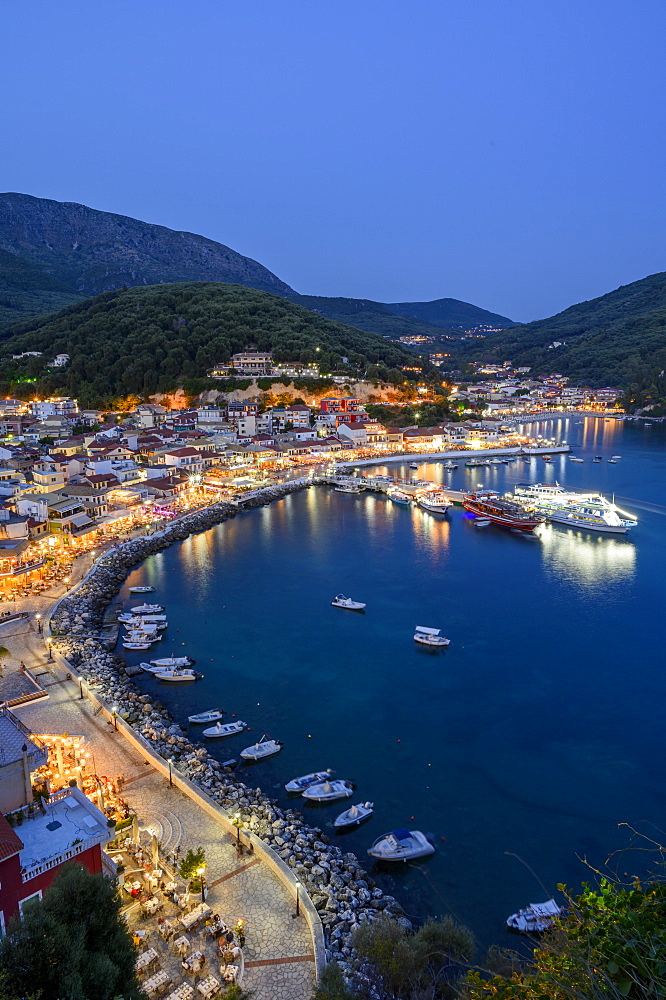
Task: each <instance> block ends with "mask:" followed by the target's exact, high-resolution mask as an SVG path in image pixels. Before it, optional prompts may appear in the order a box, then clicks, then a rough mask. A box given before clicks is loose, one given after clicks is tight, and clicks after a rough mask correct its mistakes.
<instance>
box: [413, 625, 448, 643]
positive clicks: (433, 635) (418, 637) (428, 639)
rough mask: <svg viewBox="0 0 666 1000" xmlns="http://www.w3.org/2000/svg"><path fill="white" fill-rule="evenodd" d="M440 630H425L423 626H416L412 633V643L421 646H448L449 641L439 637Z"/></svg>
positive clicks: (441, 636)
mask: <svg viewBox="0 0 666 1000" xmlns="http://www.w3.org/2000/svg"><path fill="white" fill-rule="evenodd" d="M441 631H442V630H441V628H426V626H425V625H417V626H416V632H415V633H414V642H420V643H421V645H422V646H437V647H441V646H448V645H450V643H451V640H450V639H445V638H444V636H443V635H440V632H441Z"/></svg>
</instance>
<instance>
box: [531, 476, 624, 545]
mask: <svg viewBox="0 0 666 1000" xmlns="http://www.w3.org/2000/svg"><path fill="white" fill-rule="evenodd" d="M513 499H514V500H517V501H518V503H520V504H523V505H525V506H526V507H528V508H529V509H530V510H535V511H536V512H537V513H539V514H543V515H544V516H545V517H547V518H548V520H549V521H554V522H555V523H557V524H565V525H566V526H567V527H569V528H588V529H589V530H590V531H603V532H606V533H608V534H620V535H622V534H626V532H627V531H628V530H629V529H630V528H635V527H636V525H637V523H638V521H637V520H636V517H635V516H634V515H633V514H629V513H627V511H624V510H620V508H619V507H617V506H616V504H615V502H614V501H610V500H607V499H606V498H605V497H604V496H602V495H601V494H600V493H575V492H573V491H571V490H566V489H565V488H564V487H563V486H560V484H559V483H555V485H554V486H547V485H543V484H542V483H523V484H519V485H518V486H515V487H514V491H513Z"/></svg>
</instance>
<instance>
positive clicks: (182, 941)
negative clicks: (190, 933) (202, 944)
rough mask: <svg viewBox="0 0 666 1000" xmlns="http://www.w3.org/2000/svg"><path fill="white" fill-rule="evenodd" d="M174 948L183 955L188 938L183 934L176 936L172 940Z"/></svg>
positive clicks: (188, 945)
mask: <svg viewBox="0 0 666 1000" xmlns="http://www.w3.org/2000/svg"><path fill="white" fill-rule="evenodd" d="M173 947H174V950H175V951H177V952H178V954H179V955H184V954H185V952H186V951H187V949H188V948H189V947H190V939H189V938H188V937H185V935H184V934H183V935H182V936H181V937H179V938H176V940H175V941H174V942H173Z"/></svg>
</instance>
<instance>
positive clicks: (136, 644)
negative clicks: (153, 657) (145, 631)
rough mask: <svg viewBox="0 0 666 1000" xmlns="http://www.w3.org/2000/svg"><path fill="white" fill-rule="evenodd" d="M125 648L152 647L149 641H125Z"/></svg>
mask: <svg viewBox="0 0 666 1000" xmlns="http://www.w3.org/2000/svg"><path fill="white" fill-rule="evenodd" d="M123 649H150V643H149V642H132V641H130V642H123Z"/></svg>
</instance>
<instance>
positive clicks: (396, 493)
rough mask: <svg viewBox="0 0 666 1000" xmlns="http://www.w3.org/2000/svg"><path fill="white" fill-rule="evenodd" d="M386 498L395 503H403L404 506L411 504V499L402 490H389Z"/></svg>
mask: <svg viewBox="0 0 666 1000" xmlns="http://www.w3.org/2000/svg"><path fill="white" fill-rule="evenodd" d="M386 496H387V497H388V498H389V500H392V501H393V503H402V504H408V503H411V497H410V496H409V495H408V494H407V493H403V491H402V490H398V489H395V488H394V489H389V490H387V491H386Z"/></svg>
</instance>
